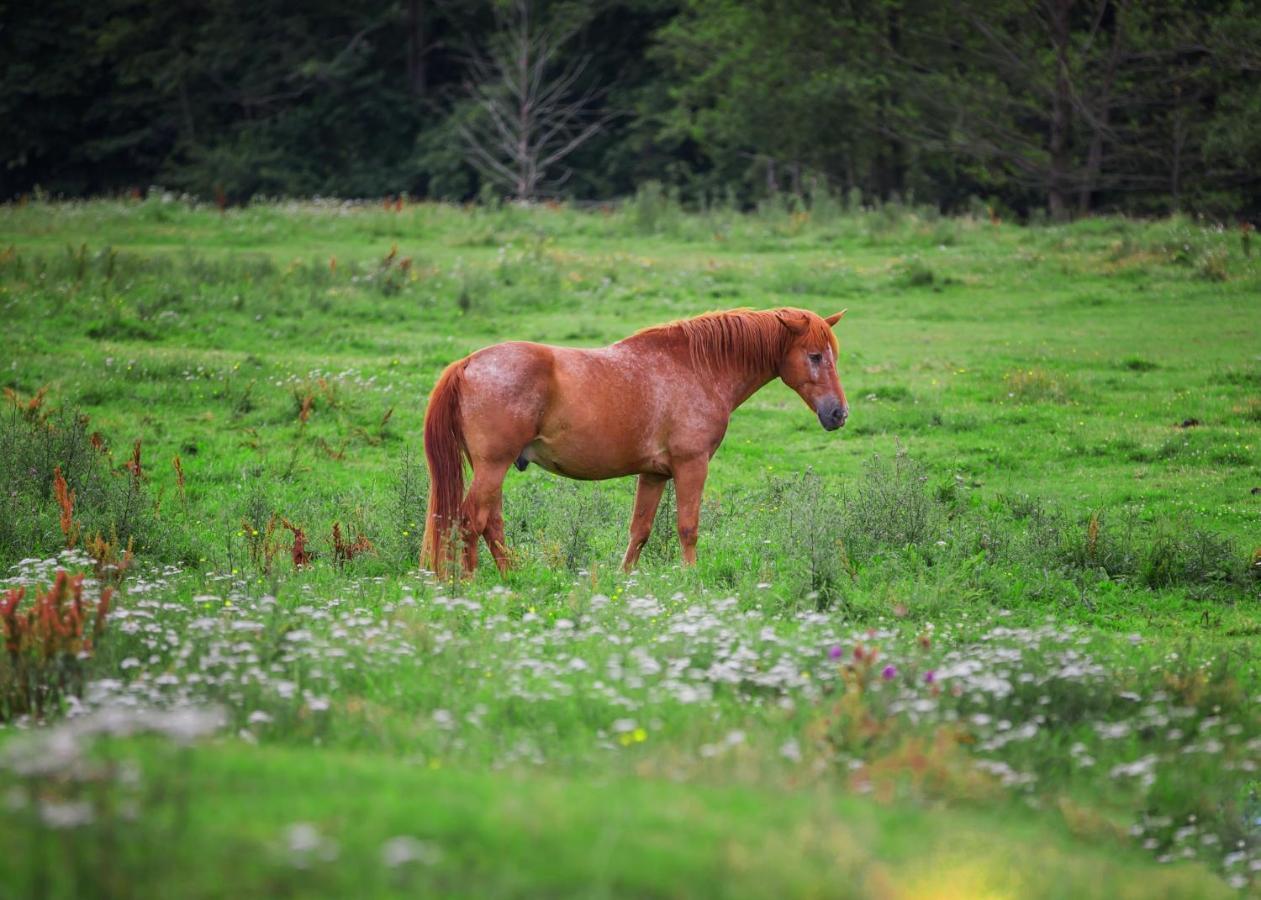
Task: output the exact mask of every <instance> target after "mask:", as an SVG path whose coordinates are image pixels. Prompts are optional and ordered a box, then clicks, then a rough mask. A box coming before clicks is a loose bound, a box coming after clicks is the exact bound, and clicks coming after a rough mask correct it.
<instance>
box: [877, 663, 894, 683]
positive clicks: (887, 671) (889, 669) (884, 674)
mask: <svg viewBox="0 0 1261 900" xmlns="http://www.w3.org/2000/svg"><path fill="white" fill-rule="evenodd" d="M897 675H898V667H897V666H885V667H884V668H883V669H881V670H880V677H881V678H883V679H884V680H885V681H892V680H893V679H894V678H896V677H897Z"/></svg>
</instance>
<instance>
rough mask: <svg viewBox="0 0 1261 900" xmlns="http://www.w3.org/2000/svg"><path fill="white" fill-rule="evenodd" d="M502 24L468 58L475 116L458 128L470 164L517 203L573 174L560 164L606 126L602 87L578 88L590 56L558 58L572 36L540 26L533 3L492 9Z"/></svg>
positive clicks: (518, 2) (515, 1)
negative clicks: (481, 48)
mask: <svg viewBox="0 0 1261 900" xmlns="http://www.w3.org/2000/svg"><path fill="white" fill-rule="evenodd" d="M496 15H497V18H498V20H499V27H498V30H497V34H496V36H495V39H494V40H493V42H492V44H491V46H490V47H489V48H488V49H487V51H486V52H484V53H483V52H475V53H474V54H473V55H472V58H471V60H470V71H471V73H472V78H471V80H470V81H469V82H468V84H467V85H466V88H467V90H468V94H469V97H470V99H471V100H473V101H474V104H475V107H476V109H475V114H474V115H473V116H472V117H471V118H470V119H469V120H467V121H465V122H464V123H462V124H461V125H460V126H459V128H460V134H461V136H462V137H463V138H464V141H465V143H466V144H467V146H468V152H469V155H468V160H469V162H470V163H472V165H473V166H475V167H476V168H477V169H478V171H480V172H481V173H482V174H483V175H484V176H485V177H487V178H488V179H490V180H491V181H493V182H494V183H496V184H498V185H500V186H501V187H504V188H506V189H507V190H509V191H510V192H511V193H512V194H513V195H514V196H515V197H517V199H520V200H534V199H536V198H538V197H539V196H541V195H545V194H549V193H552V192H554V191H555V190H556V189H557V188H559V187H560V186H561V185H562V184H563V183H564V182H565V181H566V180H567V179H568V178H569V176H570V175H571V174H572V170H571V169H569V168H568V167H567V166H566V165H565V160H566V158H567V157H569V155H570V154H572V153H573V152H574V151H575V150H577V149H578V148H579V147H580V146H582V145H583V144H584V143H586V142H587V141H588V140H590V139H591V138H593V137H595V136H596V135H597V134H599V133H600V131H601V130H602V129H603V128H604V126H605V125H606V124H607V123H608V121H609V114H608V113H607V112H605V111H601V110H600V109H599V101H600V100H601V98H602V97H603V95H604V91H603V90H602V89H598V88H595V87H592V86H589V85H583V84H582V82H583V75H584V73H585V72H586V68H587V64H588V62H589V61H590V59H589V58H587V57H578V58H572V59H570V60H568V61H566V62H563V63H562V62H561V61H560V50H561V48H562V47H563V46H564V44H565V42H566V41H567V40H568V39H569V38H570V37H572V34H573V32H572V31H570V32H564V31H553V30H549V29H546V28H540V27H539V26H538V25H537V24H536V23H535V22H534V9H533V3H532V0H513V3H512V4H511V7H510V8H509V9H507V10H506V11H502V12H501V11H497V13H496Z"/></svg>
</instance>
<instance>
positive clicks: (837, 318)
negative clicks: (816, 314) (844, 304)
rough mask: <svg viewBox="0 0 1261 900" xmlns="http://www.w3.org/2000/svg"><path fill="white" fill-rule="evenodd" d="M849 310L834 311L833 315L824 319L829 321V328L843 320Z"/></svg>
mask: <svg viewBox="0 0 1261 900" xmlns="http://www.w3.org/2000/svg"><path fill="white" fill-rule="evenodd" d="M847 312H849V310H848V309H843V310H841V311H840V312H838V313H833V314H832V315H830V316H827V317H826V318H825V319H824V320H823V321H824V322H827V323H828V327H829V328H835V327H836V323H837V322H839V321H841V319H842V318H843V317H844V315H845V314H846V313H847Z"/></svg>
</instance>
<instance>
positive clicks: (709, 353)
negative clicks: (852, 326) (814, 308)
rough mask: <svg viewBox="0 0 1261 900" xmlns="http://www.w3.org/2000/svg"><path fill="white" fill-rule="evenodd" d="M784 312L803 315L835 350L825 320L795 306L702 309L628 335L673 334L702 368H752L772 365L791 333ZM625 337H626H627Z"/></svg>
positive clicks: (784, 347)
mask: <svg viewBox="0 0 1261 900" xmlns="http://www.w3.org/2000/svg"><path fill="white" fill-rule="evenodd" d="M784 313H799V314H803V315H804V316H805V319H806V322H807V325H806V327H807V328H808V329H809V330H810V331H811V332H812V333H814V332H817V333H815V334H812V336H814V337H817V338H819V340H820V341H821V342H823V343H824V344H831V345H832V350H833V352H834V353H835V352H836V350H837V343H836V336H835V335H833V334H832V329H831V328H829V327H828V325H827V323H826V322H824V321H823V320H822V319H821V318H819V317H818V316H816V315H813V314H810V313H806V312H805V310H798V309H790V308H785V309H766V310H757V309H729V310H722V311H719V312H707V313H702V314H701V315H699V316H694V317H692V318H690V319H679V320H677V321H674V322H667V323H665V324H664V325H651V326H649V327H647V328H643V329H640V330H639V331H637V332H635V333H634V334H633V335H631V337H632V338H637V337H648V336H654V335H660V336H668V335H677V336H680V337H682V338H683V339H684V340H685V341H686V342H687V345H688V350H689V352H690V354H691V357H692V362H693V363H694V364H695V365H696V366H697V367H698V368H703V369H711V370H712V369H715V368H718V367H720V366H732V365H737V366H741V367H745V366H747V367H750V368H756V369H772V370H773V369H775V368H776V367H777V366H778V365H779V363H780V360H782V359H783V358H784V353H785V352H787V350H788V345H789V344H790V343H791V342H792V340H793V339H794V337H795V335H794V334H793V333H792V332H791V331H789V329H788V328H787V327H785V325H784V323H783V322H782V321H781V315H782V314H784ZM628 340H629V338H628Z"/></svg>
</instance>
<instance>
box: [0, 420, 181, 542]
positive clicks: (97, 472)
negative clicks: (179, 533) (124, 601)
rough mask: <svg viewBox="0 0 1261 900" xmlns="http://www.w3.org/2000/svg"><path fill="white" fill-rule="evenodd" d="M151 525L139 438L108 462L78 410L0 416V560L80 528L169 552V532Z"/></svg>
mask: <svg viewBox="0 0 1261 900" xmlns="http://www.w3.org/2000/svg"><path fill="white" fill-rule="evenodd" d="M156 525H157V523H156V520H155V517H154V512H153V504H152V502H151V500H150V498H149V495H148V490H147V485H146V477H145V473H144V469H143V466H142V462H141V448H140V445H139V443H137V444H135V445H134V446H133V448H132V453H131V455H130V457H129V458H128V459H127V461H126V462H124V463H123V464H121V465H115V464H114V458H113V455H112V452H111V451H110V447H109V443H108V441H107V440H106V439H105V437H104V436H102V435H101V434H100V433H99V432H94V431H90V423H89V421H88V418H87V417H86V416H83V415H80V414H78V413H75V412H70V411H61V412H57V413H51V414H48V415H44V414H43V413H33V414H32V413H27V412H23V411H22V410H21V409H19V408H18V407H17V406H12V407H11V409H10V410H9V412H8V414H7V415H6V414H0V562H6V563H12V562H14V561H16V560H18V559H21V558H23V557H26V556H30V555H32V554H42V555H47V554H50V553H52V552H54V551H56V550H57V549H59V548H60V547H62V546H73V545H74V543H75V541H76V540H77V537H78V535H80V534H81V535H84V536H91V535H94V534H95V535H98V536H102V537H103V536H106V535H108V536H109V540H111V541H113V542H114V543H116V544H121V545H126V544H128V543H134V544H135V546H137V547H141V548H145V549H152V550H158V551H160V553H165V554H167V555H169V554H170V552H171V551H172V550H173V548H174V543H173V542H174V540H175V537H176V535H175V533H174V532H173V531H172V529H170V528H169V527H168V528H164V529H158V528H157V527H156ZM71 532H74V534H73V535H72V533H71Z"/></svg>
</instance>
